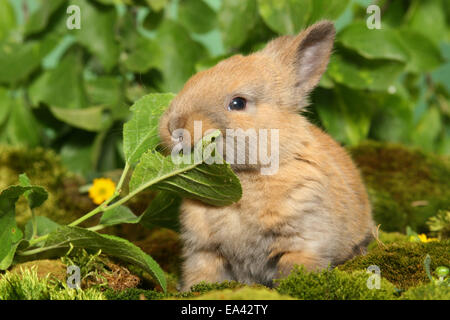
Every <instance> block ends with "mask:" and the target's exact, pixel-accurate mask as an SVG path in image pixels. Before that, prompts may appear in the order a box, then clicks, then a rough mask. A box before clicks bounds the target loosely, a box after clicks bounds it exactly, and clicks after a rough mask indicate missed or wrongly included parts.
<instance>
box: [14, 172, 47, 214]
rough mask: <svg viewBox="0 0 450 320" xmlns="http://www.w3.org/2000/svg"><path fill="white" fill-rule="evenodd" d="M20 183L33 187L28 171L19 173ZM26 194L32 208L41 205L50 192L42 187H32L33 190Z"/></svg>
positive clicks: (23, 185)
mask: <svg viewBox="0 0 450 320" xmlns="http://www.w3.org/2000/svg"><path fill="white" fill-rule="evenodd" d="M19 184H20V185H21V186H22V187H33V186H32V184H31V181H30V179H29V178H28V176H27V175H26V173H22V174H21V175H19ZM24 195H25V198H26V199H27V201H28V205H29V206H30V209H32V210H33V209H35V208H37V207H39V206H40V205H41V204H43V203H44V202H45V201H46V200H47V199H48V193H47V191H46V190H45V189H44V188H42V187H36V188H32V189H31V190H29V191H26V192H25V194H24Z"/></svg>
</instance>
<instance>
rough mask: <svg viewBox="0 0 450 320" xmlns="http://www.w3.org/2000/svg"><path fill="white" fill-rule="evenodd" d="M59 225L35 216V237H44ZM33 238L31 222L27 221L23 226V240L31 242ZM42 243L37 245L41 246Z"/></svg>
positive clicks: (45, 218)
mask: <svg viewBox="0 0 450 320" xmlns="http://www.w3.org/2000/svg"><path fill="white" fill-rule="evenodd" d="M60 226H61V225H60V224H58V223H56V222H54V221H53V220H51V219H49V218H47V217H44V216H37V217H36V235H35V236H36V237H40V236H44V235H46V234H49V233H50V232H53V231H55V230H56V229H58V228H59V227H60ZM32 236H33V221H32V220H29V221H28V222H27V224H26V225H25V236H24V238H25V239H26V240H31V238H32ZM43 244H44V243H43V242H40V243H39V244H38V245H39V246H42V245H43Z"/></svg>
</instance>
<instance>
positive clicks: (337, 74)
mask: <svg viewBox="0 0 450 320" xmlns="http://www.w3.org/2000/svg"><path fill="white" fill-rule="evenodd" d="M404 68H405V65H404V64H403V63H401V62H398V61H394V60H366V59H363V58H361V57H357V56H348V55H345V56H344V55H342V54H338V53H335V54H334V55H333V56H332V57H331V60H330V64H329V65H328V70H327V76H328V77H330V78H331V79H333V80H334V81H335V82H337V83H340V84H343V85H346V86H348V87H350V88H353V89H371V90H387V89H388V88H389V87H390V86H391V85H393V84H394V83H395V81H397V79H398V77H399V75H400V74H401V72H402V71H403V70H404Z"/></svg>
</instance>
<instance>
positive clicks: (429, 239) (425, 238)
mask: <svg viewBox="0 0 450 320" xmlns="http://www.w3.org/2000/svg"><path fill="white" fill-rule="evenodd" d="M417 236H418V237H419V239H420V242H430V241H437V238H427V235H426V234H425V233H422V234H419V235H417Z"/></svg>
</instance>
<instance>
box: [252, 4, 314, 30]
mask: <svg viewBox="0 0 450 320" xmlns="http://www.w3.org/2000/svg"><path fill="white" fill-rule="evenodd" d="M244 2H245V1H244ZM312 2H313V1H311V0H258V5H259V13H260V14H261V16H262V18H263V19H264V21H265V22H266V23H267V25H268V26H269V27H270V28H271V29H272V30H274V31H276V32H278V33H280V34H295V33H297V32H299V31H300V30H302V29H303V28H305V27H306V25H307V22H308V19H309V17H310V15H311V12H312V8H313V5H312Z"/></svg>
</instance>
